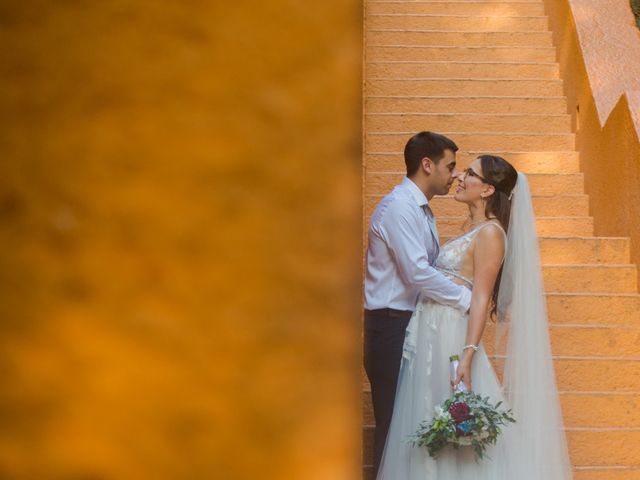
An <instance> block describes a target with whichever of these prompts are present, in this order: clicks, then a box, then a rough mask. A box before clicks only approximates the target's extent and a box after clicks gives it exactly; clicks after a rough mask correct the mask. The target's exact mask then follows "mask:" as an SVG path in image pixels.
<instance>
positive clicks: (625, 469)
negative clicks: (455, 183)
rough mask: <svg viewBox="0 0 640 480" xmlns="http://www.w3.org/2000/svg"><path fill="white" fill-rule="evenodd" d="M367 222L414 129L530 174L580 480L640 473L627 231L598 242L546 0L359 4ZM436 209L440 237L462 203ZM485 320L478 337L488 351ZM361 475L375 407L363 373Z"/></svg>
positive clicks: (453, 229) (455, 226) (638, 365)
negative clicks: (362, 36) (444, 137)
mask: <svg viewBox="0 0 640 480" xmlns="http://www.w3.org/2000/svg"><path fill="white" fill-rule="evenodd" d="M365 8H366V17H365V108H364V114H365V221H366V223H367V224H368V220H369V216H370V215H371V212H372V211H373V208H374V207H375V205H376V203H377V202H378V201H379V200H380V198H381V197H382V196H383V195H385V194H386V193H387V192H388V191H389V190H390V189H391V188H392V186H393V185H395V184H397V183H399V181H400V180H401V179H402V177H403V176H404V162H403V158H402V150H403V147H404V144H405V142H406V140H407V139H408V138H409V137H410V136H411V135H412V134H413V133H415V132H417V131H420V130H432V131H436V132H439V133H443V134H446V135H447V136H449V137H451V138H452V139H453V140H454V141H455V142H456V143H457V144H458V146H459V147H460V148H461V150H460V151H459V152H458V161H459V164H460V165H461V166H462V167H463V168H464V167H466V165H467V164H468V163H469V162H470V160H472V159H473V158H475V156H477V155H478V154H481V153H493V154H497V155H501V156H504V157H505V158H506V159H507V160H509V161H510V162H512V163H513V164H514V165H515V166H516V168H518V169H519V170H521V171H523V172H525V173H527V174H529V181H530V184H531V189H532V192H533V195H534V208H535V211H536V215H537V229H538V233H539V235H540V249H541V258H542V262H543V275H544V281H545V288H546V291H547V294H546V298H547V306H548V313H549V322H550V335H551V341H552V348H553V355H554V363H555V368H556V375H557V381H558V388H559V391H560V399H561V402H562V407H563V414H564V420H565V428H566V432H567V439H568V442H569V450H570V455H571V461H572V463H573V465H574V471H575V477H574V478H576V480H605V479H606V480H631V479H640V313H639V312H640V295H638V272H637V267H636V265H632V264H630V260H629V259H630V256H629V240H628V239H627V238H604V237H594V227H593V218H592V217H590V216H589V197H588V195H586V194H585V193H584V179H583V176H582V174H581V173H580V168H579V159H578V152H577V151H576V149H575V138H574V134H573V132H572V130H571V122H570V116H569V115H568V114H567V107H566V101H565V98H564V96H563V90H562V80H561V79H560V77H559V68H558V65H557V63H556V62H555V58H556V52H555V48H554V47H553V44H552V40H551V32H550V31H549V29H548V20H547V18H546V16H545V12H544V7H543V3H542V0H539V1H538V0H531V1H527V0H520V1H511V2H492V1H466V0H457V1H393V2H391V1H390V2H384V1H374V0H368V1H366V2H365ZM432 205H433V206H434V211H435V213H436V216H437V219H438V226H439V230H440V234H441V236H442V237H443V238H441V240H442V241H446V239H447V238H448V237H450V236H452V235H455V234H458V233H459V232H460V228H461V224H462V221H463V219H464V216H465V212H466V210H465V207H464V206H462V205H460V204H457V203H456V202H455V201H454V200H453V198H451V197H439V198H436V199H434V200H433V203H432ZM491 336H492V328H491V326H490V325H489V326H488V328H487V332H486V334H485V339H486V343H487V348H489V347H490V345H489V344H490V343H492V342H491V341H490V337H491ZM363 378H364V380H363V404H364V415H363V436H364V439H363V444H364V452H363V464H364V470H363V471H364V478H370V477H371V469H370V467H369V464H370V463H371V446H372V425H373V414H372V409H371V400H370V396H369V387H368V385H367V382H366V377H365V376H364V373H363Z"/></svg>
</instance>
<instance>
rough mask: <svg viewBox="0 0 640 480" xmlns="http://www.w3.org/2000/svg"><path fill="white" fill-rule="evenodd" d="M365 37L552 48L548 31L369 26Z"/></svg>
mask: <svg viewBox="0 0 640 480" xmlns="http://www.w3.org/2000/svg"><path fill="white" fill-rule="evenodd" d="M367 38H368V39H371V40H374V41H375V42H376V43H378V44H381V45H504V46H529V47H551V46H553V37H552V34H551V32H548V31H537V32H524V31H522V32H472V31H453V30H426V29H418V28H416V29H408V28H380V29H374V28H370V29H369V30H368V31H367Z"/></svg>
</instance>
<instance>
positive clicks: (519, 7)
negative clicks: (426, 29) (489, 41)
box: [366, 1, 544, 17]
mask: <svg viewBox="0 0 640 480" xmlns="http://www.w3.org/2000/svg"><path fill="white" fill-rule="evenodd" d="M366 12H367V13H368V14H379V13H434V14H443V15H486V16H496V15H500V16H510V17H518V16H525V17H526V16H544V5H543V4H542V3H511V2H473V3H471V2H465V3H460V2H413V1H412V2H376V1H368V2H367V3H366Z"/></svg>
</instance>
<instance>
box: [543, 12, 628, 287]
mask: <svg viewBox="0 0 640 480" xmlns="http://www.w3.org/2000/svg"><path fill="white" fill-rule="evenodd" d="M607 7H608V8H609V9H610V11H612V12H614V13H615V15H607V14H605V13H603V12H600V13H599V9H602V8H607ZM545 8H546V11H547V14H548V15H549V20H550V23H551V28H552V31H553V36H554V43H555V45H556V46H557V49H558V61H559V63H560V71H561V76H562V79H563V84H564V89H565V95H566V96H567V104H568V108H569V113H570V114H571V115H572V118H573V126H574V130H575V132H576V143H577V147H578V149H579V152H580V164H581V169H582V171H583V172H584V173H585V186H586V191H587V193H588V194H589V196H590V208H591V214H592V215H593V217H594V224H595V233H596V235H601V236H623V237H630V238H631V261H632V262H633V263H636V264H638V265H640V222H638V221H637V219H638V218H640V190H638V184H639V183H638V182H639V181H640V140H639V132H640V92H639V91H637V90H635V89H634V88H633V86H634V85H635V86H636V87H638V83H637V78H634V77H636V75H635V73H633V72H637V71H639V70H640V56H639V55H638V52H639V51H640V49H639V48H637V47H638V46H639V45H640V34H638V31H637V30H636V29H635V27H633V23H632V21H633V20H632V18H630V17H631V13H630V12H629V11H628V10H626V2H625V1H624V0H610V1H608V2H607V5H603V4H602V3H601V2H595V1H593V0H589V1H584V2H574V1H573V0H560V1H558V0H546V1H545ZM574 9H576V10H579V14H578V15H575V10H574ZM615 9H625V10H624V11H622V10H620V11H618V10H615ZM589 10H592V11H593V13H592V14H591V15H588V14H586V13H585V12H587V11H589ZM624 19H628V21H627V20H624ZM576 22H579V23H578V24H576ZM580 22H582V23H580ZM589 22H597V23H598V28H597V29H594V28H588V27H592V25H591V24H590V23H589ZM608 22H614V24H612V25H608ZM615 22H624V23H626V24H627V25H625V26H624V28H621V27H620V26H619V25H617V24H615ZM579 32H582V33H581V34H579ZM592 32H605V33H607V32H611V35H612V38H606V37H605V38H600V37H597V38H596V37H594V36H593V35H600V33H592ZM618 39H619V40H620V42H618V41H617V40H618ZM629 45H630V46H631V47H629V48H628V50H629V51H628V52H624V51H620V49H621V48H623V47H622V46H629ZM625 48H626V47H625ZM629 62H631V63H633V64H630V63H629ZM607 72H609V73H607ZM620 72H622V73H620ZM629 72H631V73H629ZM639 275H640V269H639ZM639 280H640V278H639Z"/></svg>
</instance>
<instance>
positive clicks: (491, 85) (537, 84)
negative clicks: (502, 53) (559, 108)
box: [366, 77, 563, 97]
mask: <svg viewBox="0 0 640 480" xmlns="http://www.w3.org/2000/svg"><path fill="white" fill-rule="evenodd" d="M541 93H544V94H545V95H550V96H556V97H559V96H562V95H563V92H562V82H561V81H560V80H558V79H549V78H539V79H531V78H524V79H523V78H486V77H483V78H402V77H398V78H393V77H389V78H375V79H368V80H367V82H366V94H367V95H428V96H432V95H437V96H440V95H445V96H446V95H456V96H464V95H467V96H474V97H475V96H501V95H508V96H536V95H540V94H541Z"/></svg>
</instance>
